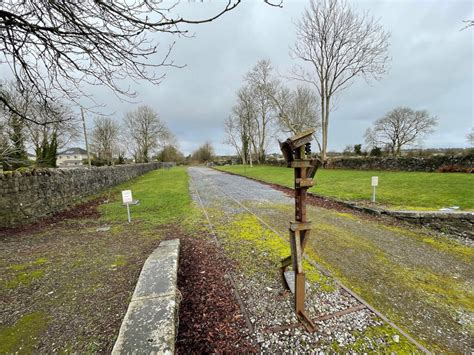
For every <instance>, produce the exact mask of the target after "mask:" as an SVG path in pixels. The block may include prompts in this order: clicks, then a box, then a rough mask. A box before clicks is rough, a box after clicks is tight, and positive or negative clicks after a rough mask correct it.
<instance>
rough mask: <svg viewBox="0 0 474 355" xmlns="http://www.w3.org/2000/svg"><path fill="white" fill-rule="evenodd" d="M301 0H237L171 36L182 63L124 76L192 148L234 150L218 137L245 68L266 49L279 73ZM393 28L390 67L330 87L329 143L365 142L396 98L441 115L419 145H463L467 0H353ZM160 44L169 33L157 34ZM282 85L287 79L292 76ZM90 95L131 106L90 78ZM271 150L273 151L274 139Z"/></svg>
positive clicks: (120, 108) (184, 8)
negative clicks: (137, 79) (143, 76)
mask: <svg viewBox="0 0 474 355" xmlns="http://www.w3.org/2000/svg"><path fill="white" fill-rule="evenodd" d="M219 5H222V3H221V2H211V3H210V2H204V3H199V2H196V3H187V2H183V3H181V4H180V5H179V7H178V10H179V12H180V14H181V15H183V16H184V15H191V16H193V17H200V16H205V15H206V14H208V13H212V12H215V11H216V9H217V8H219ZM306 5H307V2H303V1H290V0H286V1H285V2H284V8H283V9H275V8H270V7H268V6H265V5H264V4H263V1H244V2H243V3H242V4H241V5H240V6H239V7H238V8H237V9H235V10H234V11H233V12H231V13H229V14H227V15H226V16H224V17H222V18H220V19H219V20H217V21H215V22H212V23H209V24H204V25H199V26H195V27H190V29H191V30H193V31H195V33H196V36H195V38H181V39H179V38H178V39H176V38H175V39H176V40H177V43H176V47H175V50H174V52H173V58H174V59H175V61H176V62H177V63H178V64H187V67H186V68H183V69H167V70H166V74H167V77H166V79H165V81H164V82H163V83H162V84H161V85H160V86H158V87H153V86H151V85H149V84H148V83H143V82H142V83H138V84H136V83H130V85H131V86H132V87H133V88H134V89H136V90H137V92H138V93H139V100H140V101H141V102H142V103H144V104H147V105H151V106H153V107H154V108H155V109H156V110H157V111H158V112H159V113H160V116H161V117H162V118H163V119H164V120H165V121H167V122H168V124H169V126H170V128H171V129H172V130H173V132H174V133H175V134H176V135H177V137H178V139H179V140H180V141H181V148H182V149H183V150H184V151H185V152H186V153H190V152H191V151H192V150H193V149H195V148H196V147H198V146H199V145H200V144H201V143H203V142H204V141H205V140H211V141H212V143H213V144H214V146H215V147H216V148H217V150H218V152H219V153H222V154H228V153H232V149H231V147H229V146H226V145H223V144H221V143H222V141H223V139H224V133H223V127H222V124H223V121H224V119H225V118H226V117H227V116H228V115H229V114H230V112H231V108H232V106H233V104H234V101H235V92H236V91H237V90H238V88H239V87H240V86H241V85H242V77H243V75H244V74H245V73H246V72H247V71H248V70H250V69H251V67H252V66H253V65H254V64H255V63H256V62H257V61H258V60H259V59H262V58H269V59H271V61H272V63H273V65H274V67H275V68H276V69H277V70H278V72H280V73H282V74H286V73H288V72H289V70H290V68H291V67H292V66H293V64H294V61H293V60H292V59H291V58H290V56H289V47H290V46H291V45H293V43H294V40H295V28H294V21H295V20H296V19H298V18H299V16H300V14H301V13H302V11H303V9H304V7H305V6H306ZM355 6H357V7H358V8H359V9H360V10H361V11H362V10H364V9H366V10H369V11H370V13H371V14H372V15H374V17H376V18H380V23H381V24H382V25H383V27H384V28H385V29H386V30H388V31H390V32H391V35H392V37H391V47H390V55H391V57H392V61H391V64H390V72H389V73H388V75H386V76H385V77H384V78H382V80H381V81H379V82H373V83H371V84H370V85H368V84H367V83H365V82H364V80H363V79H357V80H356V82H354V84H353V85H352V86H351V87H350V88H349V89H348V90H346V91H344V92H342V93H341V95H340V96H339V97H338V101H337V109H336V110H335V111H333V113H332V117H331V122H330V135H329V139H330V141H329V148H330V149H331V150H341V149H343V148H344V146H345V145H347V144H357V143H361V142H363V133H364V131H365V129H366V128H367V127H369V126H370V125H371V123H372V122H373V121H374V120H375V119H377V118H379V117H380V116H382V115H383V114H384V113H386V112H387V111H389V110H390V109H392V108H394V107H395V106H399V105H404V106H410V107H413V108H415V109H427V110H428V111H429V112H430V113H432V114H433V115H436V116H438V117H439V119H440V124H439V127H438V129H437V131H436V133H435V134H433V135H432V136H430V137H429V138H428V139H427V140H426V144H425V146H433V147H454V146H457V147H462V146H466V145H467V142H466V140H465V136H466V134H467V133H468V132H469V130H470V128H471V127H472V126H473V125H474V122H473V34H474V29H468V30H465V31H459V30H460V28H462V26H463V24H462V20H464V19H468V18H474V15H473V9H472V5H471V3H470V2H468V1H413V2H412V1H357V2H355ZM158 38H159V40H160V41H161V42H162V46H163V48H165V47H166V45H167V44H169V43H170V41H171V40H173V38H171V37H169V36H165V37H158ZM289 85H295V83H293V82H291V83H289ZM91 92H93V93H94V95H96V98H97V100H98V101H100V102H103V103H105V104H107V108H108V110H110V111H112V110H113V111H115V112H116V115H117V116H118V117H121V116H123V115H124V114H125V112H127V111H129V110H131V109H133V105H131V104H127V103H123V102H119V101H118V100H117V99H115V98H114V97H113V96H112V95H111V94H110V93H109V92H108V91H107V90H105V89H97V88H92V89H91ZM271 150H273V151H277V147H276V145H275V144H273V145H272V146H271Z"/></svg>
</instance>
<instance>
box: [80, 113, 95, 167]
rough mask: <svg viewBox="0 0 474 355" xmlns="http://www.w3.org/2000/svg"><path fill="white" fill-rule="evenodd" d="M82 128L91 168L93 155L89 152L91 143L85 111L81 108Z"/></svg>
mask: <svg viewBox="0 0 474 355" xmlns="http://www.w3.org/2000/svg"><path fill="white" fill-rule="evenodd" d="M81 116H82V127H83V128H84V140H85V141H86V150H87V159H88V160H89V168H90V167H91V166H92V164H91V153H90V152H89V143H88V142H87V130H86V120H85V119H84V109H83V108H82V107H81Z"/></svg>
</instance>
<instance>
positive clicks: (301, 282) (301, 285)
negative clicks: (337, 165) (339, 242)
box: [280, 130, 320, 332]
mask: <svg viewBox="0 0 474 355" xmlns="http://www.w3.org/2000/svg"><path fill="white" fill-rule="evenodd" d="M314 132H315V131H314V130H307V131H304V132H302V133H300V134H297V135H295V136H293V137H290V138H288V139H287V140H286V141H284V142H280V149H281V151H282V153H283V156H284V158H285V160H286V162H287V166H288V167H289V168H294V169H295V220H294V221H292V222H290V246H291V255H290V256H288V257H287V258H285V259H283V260H282V261H281V273H282V278H283V280H284V282H285V286H286V287H287V288H290V289H291V286H290V283H291V282H292V281H293V280H292V278H290V277H288V276H287V275H288V273H287V272H286V271H287V269H288V267H289V266H290V265H292V267H293V272H294V293H295V312H296V316H297V317H298V319H299V320H300V322H301V323H302V324H303V325H304V327H305V328H306V330H307V331H309V332H314V331H315V330H316V327H315V325H314V323H313V322H312V321H311V319H310V318H309V317H308V315H307V314H306V312H305V306H304V301H305V292H306V290H305V286H306V285H305V274H304V272H303V252H304V248H305V246H306V243H307V242H308V238H309V233H310V230H311V222H310V221H308V220H307V218H306V195H307V190H308V188H310V187H311V186H313V184H314V182H313V177H314V175H315V174H316V171H317V170H318V167H319V166H320V161H319V160H318V159H311V143H310V142H311V141H312V139H313V133H314Z"/></svg>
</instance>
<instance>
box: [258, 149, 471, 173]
mask: <svg viewBox="0 0 474 355" xmlns="http://www.w3.org/2000/svg"><path fill="white" fill-rule="evenodd" d="M265 164H267V165H273V166H285V167H286V163H285V162H284V161H276V160H269V161H267V162H265ZM326 168H327V169H349V170H388V171H389V170H393V171H427V172H433V171H439V172H462V173H474V154H473V153H471V154H467V155H459V156H445V155H443V156H434V157H427V158H425V157H339V158H329V161H328V164H327V166H326Z"/></svg>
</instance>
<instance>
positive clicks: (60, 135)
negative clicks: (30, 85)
mask: <svg viewBox="0 0 474 355" xmlns="http://www.w3.org/2000/svg"><path fill="white" fill-rule="evenodd" d="M2 89H3V92H4V93H5V94H6V95H7V96H8V98H9V101H10V102H13V103H14V104H15V107H16V108H17V110H18V111H20V113H21V115H27V116H29V117H35V122H32V121H24V120H22V119H21V115H18V114H16V113H15V112H13V111H11V110H9V109H5V110H4V114H5V115H6V116H7V117H9V119H8V120H7V122H8V123H10V124H9V126H10V129H11V130H15V129H16V130H18V129H20V126H21V133H22V134H21V136H22V137H23V138H22V139H23V140H24V145H25V146H26V145H28V146H29V147H32V148H33V149H34V151H35V154H36V162H37V164H38V165H45V166H51V167H54V166H55V165H56V164H55V162H56V155H57V149H58V148H62V147H64V146H65V145H67V144H68V143H69V142H70V141H71V140H72V139H75V138H77V137H78V130H77V119H76V118H75V116H74V114H73V113H72V111H71V110H70V109H69V108H68V107H66V106H64V105H62V104H61V103H60V102H52V101H48V102H47V103H46V106H45V105H43V104H41V103H39V102H38V101H36V98H35V96H34V95H33V94H32V92H31V90H30V89H26V90H23V92H21V89H20V87H19V86H18V84H17V83H15V82H12V81H10V82H8V83H6V85H5V86H4V87H2ZM19 133H20V132H17V134H19ZM17 139H18V138H17ZM45 160H47V161H45Z"/></svg>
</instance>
